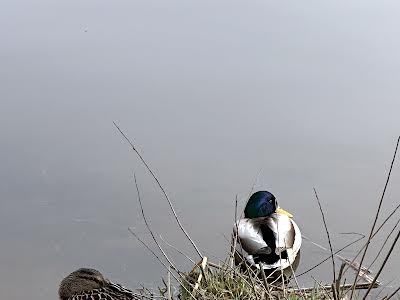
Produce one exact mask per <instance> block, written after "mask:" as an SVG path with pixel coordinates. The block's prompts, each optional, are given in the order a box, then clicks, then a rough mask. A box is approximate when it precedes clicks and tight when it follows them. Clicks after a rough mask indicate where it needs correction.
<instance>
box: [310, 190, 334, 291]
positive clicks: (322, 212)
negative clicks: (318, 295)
mask: <svg viewBox="0 0 400 300" xmlns="http://www.w3.org/2000/svg"><path fill="white" fill-rule="evenodd" d="M313 189H314V194H315V198H317V202H318V206H319V210H320V211H321V215H322V221H323V222H324V226H325V232H326V235H327V237H328V243H329V250H330V251H331V258H332V268H333V282H334V283H336V268H335V258H334V257H333V256H334V254H333V249H332V243H331V238H330V236H329V231H328V226H327V224H326V221H325V214H324V211H323V210H322V206H321V202H320V201H319V198H318V194H317V190H316V189H315V188H313ZM333 296H334V298H335V299H337V295H336V291H335V289H333Z"/></svg>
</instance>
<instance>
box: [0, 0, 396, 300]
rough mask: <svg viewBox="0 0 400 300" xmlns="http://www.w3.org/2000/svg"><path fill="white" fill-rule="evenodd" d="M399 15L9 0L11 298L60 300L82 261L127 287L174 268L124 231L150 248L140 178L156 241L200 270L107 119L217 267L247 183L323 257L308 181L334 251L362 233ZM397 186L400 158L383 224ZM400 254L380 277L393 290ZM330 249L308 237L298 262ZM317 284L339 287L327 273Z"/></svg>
mask: <svg viewBox="0 0 400 300" xmlns="http://www.w3.org/2000/svg"><path fill="white" fill-rule="evenodd" d="M399 9H400V4H399V3H398V2H396V1H379V2H373V1H351V2H348V1H334V2H333V1H332V2H326V1H308V2H307V3H305V2H302V3H300V2H288V1H279V2H272V1H243V2H238V1H201V2H200V1H199V2H193V1H149V0H147V1H104V0H96V1H93V0H86V1H76V0H69V1H49V0H32V1H18V0H14V1H10V0H5V1H3V2H2V5H1V9H0V25H1V26H0V41H1V46H0V99H1V109H0V139H1V142H0V146H1V158H0V159H1V161H0V163H1V169H0V193H1V194H0V239H1V251H0V266H1V268H0V296H1V298H2V299H8V300H13V299H20V298H21V295H24V296H25V297H26V295H28V294H29V296H30V298H31V299H43V300H50V299H57V288H58V283H59V281H60V280H61V279H62V277H63V276H65V275H66V274H68V273H69V272H71V271H73V270H74V269H76V268H78V267H80V266H89V267H95V268H98V269H100V270H101V271H103V272H104V273H105V274H106V275H107V276H108V277H110V278H111V279H113V280H114V281H117V282H120V283H122V284H124V285H127V286H130V287H136V286H139V285H140V284H144V285H145V286H148V287H152V286H154V285H156V283H157V282H159V279H160V277H161V276H163V275H165V273H166V272H165V270H164V269H163V267H162V266H161V265H160V264H158V263H157V261H156V260H155V259H154V258H153V257H152V255H151V254H150V253H149V252H148V251H147V250H146V249H144V247H143V246H142V245H140V243H139V242H138V241H137V240H135V238H134V237H133V236H131V235H130V233H129V232H128V230H127V228H128V227H131V228H133V230H134V231H135V232H137V233H138V234H139V235H140V236H141V237H143V239H144V240H145V241H147V242H148V243H150V238H149V235H148V233H147V232H146V229H145V226H144V223H143V221H142V219H141V216H140V211H139V206H138V202H137V196H136V190H135V186H134V183H133V172H136V174H137V177H138V181H139V187H140V189H141V193H142V198H143V199H142V200H143V202H144V208H145V212H146V214H147V216H148V218H149V222H150V224H151V226H152V228H153V230H154V232H155V233H156V234H157V235H159V234H162V235H163V237H164V238H165V239H166V240H167V241H169V242H170V243H173V244H174V245H176V246H177V247H179V248H180V249H182V250H184V251H185V252H186V253H188V254H189V255H190V256H192V257H193V258H195V259H196V260H197V259H198V257H196V253H195V252H194V251H193V249H192V248H191V246H190V244H189V243H188V242H187V241H186V240H185V238H184V236H183V235H182V233H181V232H180V231H179V230H178V227H177V226H176V223H175V222H174V219H173V217H172V215H171V213H170V211H169V209H168V206H167V204H166V202H165V199H163V197H162V194H161V193H160V191H159V189H157V187H156V185H155V183H154V181H153V180H152V178H151V177H150V176H149V174H148V173H147V171H146V170H145V169H144V167H143V165H142V164H141V163H140V162H139V160H138V159H137V157H136V156H135V155H134V153H133V152H132V151H131V150H130V148H129V146H128V145H127V143H126V142H125V141H124V140H123V138H122V137H121V136H120V135H119V134H118V132H117V130H116V129H115V127H113V124H112V122H113V121H116V122H117V123H118V124H119V125H120V126H121V127H122V128H123V130H124V131H125V133H126V134H127V135H128V136H130V137H131V138H132V140H133V141H134V142H135V144H136V145H137V147H138V149H139V150H140V151H141V153H142V154H143V156H144V157H145V159H146V161H147V162H148V163H149V164H150V165H151V167H152V168H153V169H154V171H155V172H156V174H157V176H158V177H159V179H160V180H161V182H162V184H163V186H164V187H165V188H166V190H167V191H168V193H169V196H170V197H171V199H172V201H173V203H174V205H175V208H176V210H177V213H178V214H179V216H180V218H181V221H182V223H183V224H184V226H185V227H186V229H187V230H188V232H189V233H190V235H191V236H192V238H193V239H194V240H195V241H196V243H197V245H198V246H199V248H200V249H202V251H205V252H206V254H207V255H209V256H210V258H211V259H213V260H214V261H217V258H216V257H218V258H224V257H225V254H226V252H227V250H228V242H227V240H226V239H227V238H228V237H229V234H230V232H231V228H232V224H233V221H234V206H235V205H234V203H235V196H236V195H237V196H238V199H239V207H240V208H242V207H243V205H244V202H245V200H246V197H247V196H248V194H249V192H250V189H251V187H252V185H253V183H254V182H256V184H255V188H256V189H267V190H269V191H271V192H273V193H274V194H275V195H276V196H277V198H278V200H279V201H280V204H281V206H282V207H284V208H286V209H287V210H289V211H291V212H292V213H293V214H294V216H295V219H296V221H297V223H298V224H299V226H300V227H301V229H302V232H303V233H304V235H306V236H308V237H310V238H311V239H312V240H314V241H315V242H318V243H320V244H322V245H324V246H327V239H326V234H325V231H324V229H323V223H322V221H321V216H320V213H319V209H318V206H317V203H316V200H315V197H314V194H313V190H312V188H313V187H316V188H317V190H318V192H319V196H320V199H321V202H322V205H323V208H324V211H325V214H326V218H327V222H328V226H329V230H330V232H331V237H332V243H333V247H334V248H335V249H338V248H339V247H340V246H343V245H344V244H346V243H347V242H349V241H351V240H352V239H355V238H356V237H355V236H348V235H341V234H340V233H343V232H360V233H368V232H369V228H370V225H371V224H372V221H373V216H374V212H375V211H376V208H377V205H378V200H379V198H380V195H381V192H382V189H383V186H384V182H385V179H386V175H387V172H388V169H389V166H390V160H391V157H392V154H393V151H394V146H395V141H396V138H397V135H398V134H399V125H400V121H399V112H400V101H399V98H398V95H399V93H400V85H399V79H400V54H399V53H400V40H399V36H400V32H399V31H400V10H399ZM258 174H259V175H258ZM256 179H257V180H256ZM399 179H400V170H399V164H398V163H396V164H395V167H394V171H393V175H392V178H391V183H390V185H389V188H388V191H387V194H386V197H385V201H384V206H383V211H382V216H385V215H387V213H388V212H389V211H391V210H392V209H393V208H394V207H395V206H396V205H397V204H398V203H399V196H400V187H399ZM397 219H398V215H396V216H395V218H394V219H393V220H392V222H391V223H390V224H389V226H387V228H385V232H384V233H383V237H384V235H385V234H387V233H388V232H389V230H390V226H393V224H394V223H395V221H397ZM383 237H381V238H380V239H378V240H377V241H376V242H374V243H373V246H372V249H371V250H372V252H371V255H369V256H368V261H369V262H370V261H371V260H372V258H373V254H374V253H376V252H377V250H378V249H379V247H380V244H381V243H382V241H383ZM359 246H360V244H358V245H356V246H354V247H352V248H351V249H348V250H346V251H345V252H344V253H343V255H344V256H346V257H352V255H354V254H355V251H356V249H358V248H359ZM166 248H167V249H168V252H169V254H170V255H171V257H173V258H174V259H175V260H176V263H177V264H178V265H179V266H180V267H181V268H182V269H184V270H185V269H186V270H188V269H189V267H190V263H188V262H187V261H186V259H185V258H183V257H181V256H180V255H179V254H177V253H176V252H175V251H174V250H173V249H170V248H168V247H167V246H166ZM386 252H387V248H386V250H384V253H386ZM398 252H399V248H398V247H397V248H396V249H395V253H394V255H393V256H392V258H391V260H390V263H389V264H388V267H387V268H386V269H385V271H384V272H383V273H382V278H381V279H382V281H383V282H384V283H385V284H389V285H390V286H393V287H397V286H398V285H399V284H400V282H399V280H398V276H397V270H398V268H399V267H400V258H399V255H398ZM326 255H327V253H326V252H324V251H323V250H320V249H317V248H315V247H312V246H310V244H309V243H307V242H304V251H303V253H302V262H301V266H300V269H301V270H305V269H307V268H308V267H309V266H311V265H313V264H314V263H316V262H317V261H318V260H319V259H320V258H323V257H324V256H326ZM337 264H339V262H338V263H337ZM376 269H377V266H375V267H373V270H376ZM312 274H314V275H315V276H319V277H318V278H321V280H330V279H331V266H330V264H329V263H327V264H324V265H322V266H321V267H320V268H319V269H317V270H316V271H315V272H314V273H311V275H312ZM393 279H394V280H395V281H394V282H390V281H391V280H393ZM301 280H302V282H303V283H302V284H304V285H307V284H309V283H310V281H311V282H312V280H311V277H310V274H308V275H305V276H304V277H303V278H302V279H301Z"/></svg>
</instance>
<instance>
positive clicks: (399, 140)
mask: <svg viewBox="0 0 400 300" xmlns="http://www.w3.org/2000/svg"><path fill="white" fill-rule="evenodd" d="M399 142H400V136H399V137H398V138H397V143H396V148H395V150H394V154H393V158H392V162H391V164H390V169H389V173H388V175H387V178H386V182H385V187H384V188H383V192H382V196H381V199H380V201H379V205H378V210H377V212H376V214H375V220H374V223H373V224H372V228H371V232H370V234H369V237H368V240H367V244H366V246H365V250H364V252H363V255H362V257H361V261H360V268H361V265H362V263H363V262H364V258H365V255H366V254H367V251H368V246H369V244H370V242H371V239H372V234H373V233H374V229H375V225H376V222H377V221H378V217H379V212H380V211H381V206H382V203H383V198H384V197H385V193H386V188H387V186H388V184H389V180H390V175H391V173H392V169H393V165H394V161H395V160H396V154H397V148H398V147H399ZM360 268H359V269H358V271H357V273H356V278H355V279H354V284H356V282H357V277H358V274H359V273H360ZM353 293H354V288H353V289H352V290H351V294H350V300H351V299H352V298H353Z"/></svg>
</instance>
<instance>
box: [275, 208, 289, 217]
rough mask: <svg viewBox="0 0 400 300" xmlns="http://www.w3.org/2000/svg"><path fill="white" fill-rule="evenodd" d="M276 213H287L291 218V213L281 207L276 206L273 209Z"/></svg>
mask: <svg viewBox="0 0 400 300" xmlns="http://www.w3.org/2000/svg"><path fill="white" fill-rule="evenodd" d="M275 212H276V213H277V214H282V215H287V216H288V217H289V218H293V215H292V214H291V213H290V212H287V211H286V210H284V209H283V208H280V207H278V208H277V209H276V211H275Z"/></svg>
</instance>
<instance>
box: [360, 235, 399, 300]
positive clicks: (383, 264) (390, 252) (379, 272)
mask: <svg viewBox="0 0 400 300" xmlns="http://www.w3.org/2000/svg"><path fill="white" fill-rule="evenodd" d="M399 237H400V230H399V232H398V233H397V236H396V238H395V239H394V241H393V243H392V246H391V247H390V250H389V252H388V254H387V255H386V257H385V259H384V261H383V263H382V265H381V267H380V268H379V271H378V272H377V273H376V275H375V277H374V280H372V283H371V285H370V287H369V289H368V290H367V292H366V293H365V295H364V297H363V300H365V299H366V297H367V296H368V294H369V292H370V291H371V288H372V286H373V285H374V283H375V282H376V280H377V279H378V277H379V275H380V274H381V272H382V270H383V268H384V267H385V265H386V263H387V261H388V259H389V257H390V255H391V254H392V251H393V249H394V246H395V245H396V243H397V241H398V239H399Z"/></svg>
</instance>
